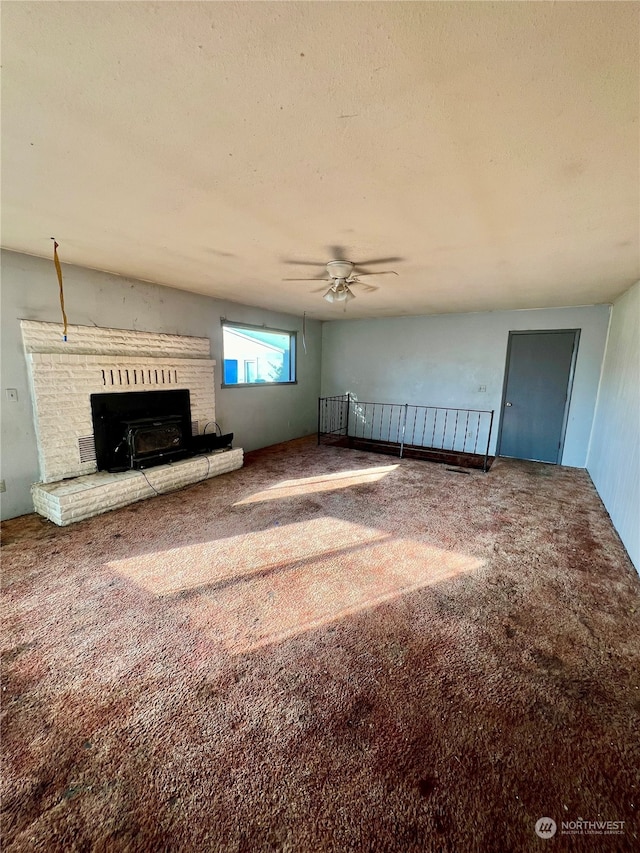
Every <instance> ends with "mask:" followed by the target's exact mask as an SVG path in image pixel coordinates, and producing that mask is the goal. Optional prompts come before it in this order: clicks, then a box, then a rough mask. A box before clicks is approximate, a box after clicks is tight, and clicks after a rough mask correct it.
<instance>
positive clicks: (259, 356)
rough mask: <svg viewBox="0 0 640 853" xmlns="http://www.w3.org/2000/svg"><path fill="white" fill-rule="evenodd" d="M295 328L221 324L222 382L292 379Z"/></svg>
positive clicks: (245, 383) (292, 380)
mask: <svg viewBox="0 0 640 853" xmlns="http://www.w3.org/2000/svg"><path fill="white" fill-rule="evenodd" d="M295 339H296V338H295V332H278V331H270V330H266V329H258V328H252V327H251V326H246V327H245V326H235V325H227V324H223V327H222V345H223V350H224V353H223V359H224V384H225V385H256V384H259V383H262V384H265V383H274V382H295Z"/></svg>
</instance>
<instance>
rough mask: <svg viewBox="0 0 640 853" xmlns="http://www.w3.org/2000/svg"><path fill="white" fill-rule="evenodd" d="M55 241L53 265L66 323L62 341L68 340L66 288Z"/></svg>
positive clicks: (53, 238)
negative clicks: (65, 303) (63, 284)
mask: <svg viewBox="0 0 640 853" xmlns="http://www.w3.org/2000/svg"><path fill="white" fill-rule="evenodd" d="M51 239H52V240H53V264H54V266H55V268H56V275H57V276H58V285H59V287H60V310H61V311H62V320H63V323H64V328H63V330H62V340H63V341H65V343H66V340H67V325H68V323H67V314H66V311H65V310H64V288H63V286H62V267H61V266H60V259H59V258H58V244H57V243H56V238H55V237H52V238H51Z"/></svg>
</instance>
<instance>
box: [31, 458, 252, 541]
mask: <svg viewBox="0 0 640 853" xmlns="http://www.w3.org/2000/svg"><path fill="white" fill-rule="evenodd" d="M242 461H243V453H242V449H241V448H237V449H234V450H224V451H218V452H217V453H210V454H206V455H204V454H203V455H201V456H195V457H193V458H192V459H182V460H180V461H179V462H173V463H172V464H170V465H158V466H156V467H155V468H148V469H147V470H146V471H145V472H144V475H143V474H142V472H140V471H123V472H122V473H119V474H108V473H106V472H104V471H100V472H99V473H97V474H89V475H87V476H85V477H76V478H75V479H73V480H63V481H62V482H60V483H49V484H46V483H36V484H35V485H34V486H32V487H31V493H32V495H33V505H34V507H35V510H36V512H38V513H40V515H43V516H44V517H45V518H48V519H49V520H50V521H53V522H54V523H55V524H59V525H60V526H62V527H65V526H66V525H67V524H72V523H73V522H74V521H83V520H84V519H86V518H91V517H92V516H94V515H99V514H100V513H103V512H108V511H109V510H111V509H117V508H118V507H122V506H126V505H127V504H130V503H135V502H136V501H142V500H145V499H146V498H151V497H154V496H155V495H156V493H158V492H159V493H164V492H170V491H173V490H175V489H181V488H182V487H183V486H187V485H189V484H191V483H197V482H200V481H201V480H206V479H209V478H211V477H217V476H218V475H219V474H225V473H227V472H228V471H235V470H236V468H241V467H242ZM145 477H146V479H145ZM147 480H148V481H149V483H151V486H150V485H149V483H148V482H147Z"/></svg>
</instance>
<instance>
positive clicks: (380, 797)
mask: <svg viewBox="0 0 640 853" xmlns="http://www.w3.org/2000/svg"><path fill="white" fill-rule="evenodd" d="M149 478H150V479H151V480H152V479H153V471H150V472H149ZM2 530H3V547H2V563H3V594H2V612H1V616H2V624H3V637H2V747H3V750H2V752H3V759H2V761H3V764H2V810H3V813H2V832H3V849H4V850H5V851H7V853H8V851H27V850H29V851H32V850H35V851H156V850H157V851H198V852H199V853H200V852H201V851H224V853H227V851H228V853H231V851H233V853H262V851H295V852H296V853H322V852H323V851H336V853H338V851H340V852H341V851H354V853H360V851H363V853H364V852H365V851H393V853H396V851H397V853H413V852H414V851H434V853H435V851H452V852H453V851H455V853H475V852H476V851H478V853H494V852H495V853H511V852H512V853H516V851H517V853H522V851H529V850H531V851H538V850H556V851H558V850H562V851H564V850H566V851H582V850H585V851H601V850H602V851H632V850H635V851H637V850H638V849H640V837H639V836H640V825H639V822H638V806H639V805H640V774H639V770H638V768H639V767H640V734H639V732H640V726H639V725H638V723H639V717H640V674H639V666H638V663H639V661H640V636H639V631H638V613H639V610H638V608H639V602H640V579H639V577H638V575H637V573H636V572H635V570H634V568H633V566H632V565H631V563H630V561H629V559H628V557H627V555H626V552H625V551H624V549H623V547H622V545H621V543H620V541H619V539H618V537H617V535H616V533H615V531H614V530H613V528H612V526H611V523H610V520H609V518H608V516H607V514H606V512H605V510H604V508H603V506H602V504H601V502H600V500H599V498H598V496H597V494H596V492H595V490H594V488H593V486H592V484H591V481H590V479H589V477H588V474H587V473H586V472H585V471H583V470H577V469H569V468H562V467H554V466H550V465H542V464H537V463H530V462H519V461H515V460H505V459H497V460H496V461H495V463H494V466H493V468H492V470H491V471H490V473H488V474H483V473H482V472H479V471H473V472H471V473H468V474H462V473H456V472H454V471H450V470H447V467H446V466H444V465H434V464H430V463H425V462H421V461H417V460H398V459H395V458H393V457H385V456H380V455H373V454H367V453H363V452H360V451H353V450H347V449H341V448H336V447H319V448H318V447H316V446H315V443H314V442H313V441H310V440H298V441H294V442H289V443H287V444H285V445H279V446H276V447H274V448H269V449H266V450H263V451H257V452H254V453H251V454H247V457H246V465H245V467H244V468H243V469H241V470H239V471H236V472H234V473H232V474H226V475H223V476H221V477H218V478H216V479H214V480H210V481H208V482H203V483H200V484H197V485H194V486H192V487H190V488H188V489H184V490H183V491H180V492H176V493H173V494H170V495H163V496H161V497H157V498H154V499H152V500H148V501H144V502H141V503H138V504H134V505H132V506H130V507H125V508H124V509H121V510H118V511H115V512H111V513H108V514H106V515H103V516H99V517H97V518H94V519H91V520H89V521H85V522H82V523H79V524H77V525H74V526H72V527H69V528H56V527H55V526H53V525H51V524H50V523H48V522H46V521H44V520H43V519H40V518H39V517H37V516H24V517H22V518H20V519H14V520H12V521H9V522H6V523H5V524H4V525H3V528H2ZM542 817H546V818H549V819H551V820H553V821H554V823H555V825H556V833H555V835H554V837H553V838H552V839H549V840H547V839H544V838H541V837H539V836H538V834H536V832H535V825H536V822H537V821H538V819H539V818H542ZM606 821H612V822H617V823H616V824H615V825H612V824H610V825H609V826H608V827H607V826H604V825H602V824H601V825H596V823H598V822H606Z"/></svg>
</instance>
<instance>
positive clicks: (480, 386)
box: [478, 385, 487, 393]
mask: <svg viewBox="0 0 640 853" xmlns="http://www.w3.org/2000/svg"><path fill="white" fill-rule="evenodd" d="M478 391H482V392H484V393H486V391H487V386H486V385H478Z"/></svg>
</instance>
